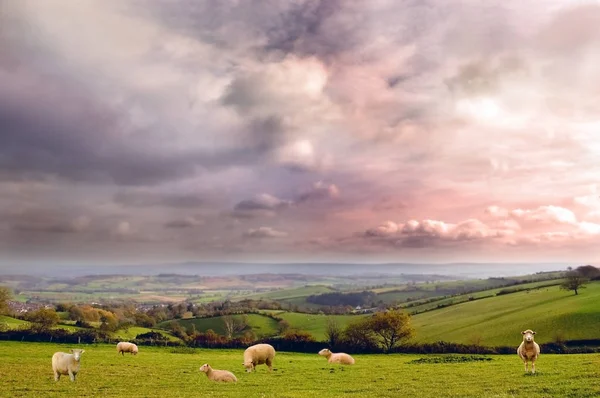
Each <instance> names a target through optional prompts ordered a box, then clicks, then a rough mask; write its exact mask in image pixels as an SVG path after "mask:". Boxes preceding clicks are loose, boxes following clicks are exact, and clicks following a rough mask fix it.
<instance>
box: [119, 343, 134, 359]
mask: <svg viewBox="0 0 600 398" xmlns="http://www.w3.org/2000/svg"><path fill="white" fill-rule="evenodd" d="M126 352H130V353H131V355H137V353H138V346H137V345H135V344H133V343H127V342H124V341H122V342H120V343H118V344H117V354H121V355H123V356H125V353H126Z"/></svg>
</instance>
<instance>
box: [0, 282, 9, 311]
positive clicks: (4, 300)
mask: <svg viewBox="0 0 600 398" xmlns="http://www.w3.org/2000/svg"><path fill="white" fill-rule="evenodd" d="M11 298H12V291H11V290H10V289H9V288H7V287H3V286H0V314H7V313H8V312H9V309H10V308H9V307H8V302H9V301H10V299H11Z"/></svg>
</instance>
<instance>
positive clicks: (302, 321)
mask: <svg viewBox="0 0 600 398" xmlns="http://www.w3.org/2000/svg"><path fill="white" fill-rule="evenodd" d="M274 314H275V315H277V316H278V317H280V318H283V319H285V320H286V321H288V322H289V323H290V325H291V327H293V328H296V329H300V330H304V331H307V332H309V333H310V334H312V335H313V337H314V338H315V339H316V340H317V341H324V340H325V328H326V327H327V319H328V318H331V319H334V320H335V321H336V322H337V324H338V325H339V326H340V327H342V328H344V327H345V326H346V325H347V324H348V323H349V322H351V321H352V320H355V319H359V318H360V317H362V316H363V315H320V314H302V313H298V312H277V311H275V312H274Z"/></svg>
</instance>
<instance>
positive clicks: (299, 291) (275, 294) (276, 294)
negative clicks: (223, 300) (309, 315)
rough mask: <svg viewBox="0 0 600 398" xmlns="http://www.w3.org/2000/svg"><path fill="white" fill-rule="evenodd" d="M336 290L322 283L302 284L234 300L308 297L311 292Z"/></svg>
mask: <svg viewBox="0 0 600 398" xmlns="http://www.w3.org/2000/svg"><path fill="white" fill-rule="evenodd" d="M335 291H336V290H335V289H333V288H331V287H329V286H323V285H314V286H303V287H298V288H292V289H279V290H273V291H268V292H264V293H255V294H249V295H244V296H238V297H235V300H243V299H253V300H259V299H263V300H290V299H295V298H299V297H308V296H310V295H313V294H323V293H331V292H335Z"/></svg>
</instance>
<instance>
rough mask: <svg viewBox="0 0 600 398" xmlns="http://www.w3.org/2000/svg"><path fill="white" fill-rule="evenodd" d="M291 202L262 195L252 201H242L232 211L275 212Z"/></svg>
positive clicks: (265, 194)
mask: <svg viewBox="0 0 600 398" xmlns="http://www.w3.org/2000/svg"><path fill="white" fill-rule="evenodd" d="M290 204H291V202H290V201H287V200H282V199H279V198H276V197H275V196H273V195H269V194H267V193H263V194H260V195H256V196H255V197H254V198H252V199H247V200H242V201H241V202H239V203H238V204H236V205H235V208H234V210H277V209H280V208H284V207H288V206H290Z"/></svg>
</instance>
